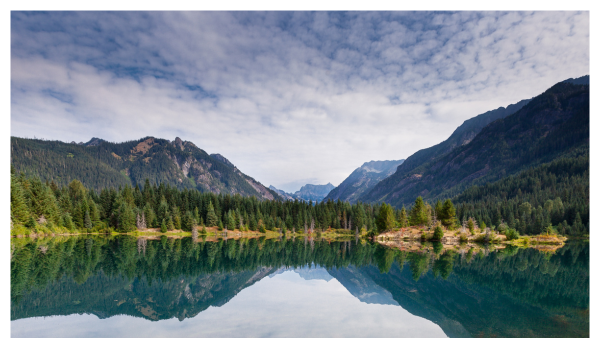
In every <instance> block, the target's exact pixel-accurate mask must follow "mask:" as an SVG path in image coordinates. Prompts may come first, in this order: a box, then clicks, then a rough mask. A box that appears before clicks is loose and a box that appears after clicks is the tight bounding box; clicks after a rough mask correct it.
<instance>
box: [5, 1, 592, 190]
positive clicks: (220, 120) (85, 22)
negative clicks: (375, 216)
mask: <svg viewBox="0 0 600 338" xmlns="http://www.w3.org/2000/svg"><path fill="white" fill-rule="evenodd" d="M589 54H590V53H589V12H458V13H450V12H443V13H428V12H418V13H414V12H350V13H342V12H329V13H328V12H314V13H313V12H269V13H261V12H149V13H143V12H106V13H105V12H50V13H40V12H36V13H26V12H12V13H11V135H13V136H20V137H30V138H33V137H37V138H44V139H51V140H62V141H68V142H70V141H77V142H79V141H84V142H85V141H88V140H89V139H90V138H92V137H100V138H103V139H105V140H109V141H113V142H121V141H127V140H134V139H139V138H142V137H144V136H155V137H159V138H166V139H170V140H172V139H174V138H175V137H176V136H179V137H181V138H182V139H184V140H189V141H192V142H194V144H196V145H197V146H199V147H200V148H202V149H204V150H205V151H207V152H208V153H220V154H222V155H224V156H225V157H227V158H228V159H229V160H230V161H231V162H233V163H234V164H235V165H236V166H237V167H238V168H239V169H240V170H242V171H243V172H245V173H246V174H249V175H250V176H252V177H254V178H256V179H257V180H259V181H260V182H261V183H263V184H265V185H267V186H268V185H270V184H272V185H274V186H276V187H278V188H282V189H284V190H287V191H295V190H297V189H298V188H299V187H300V186H301V185H303V184H305V183H313V184H325V183H327V182H331V183H332V184H334V185H338V184H339V183H340V182H341V181H342V180H343V179H344V178H346V177H347V176H348V175H349V174H350V173H351V172H352V171H353V170H354V169H355V168H357V167H359V166H360V165H362V164H363V163H364V162H367V161H371V160H397V159H403V158H406V157H408V156H410V155H411V154H413V153H414V152H415V151H417V150H419V149H422V148H426V147H430V146H432V145H435V144H437V143H439V142H441V141H443V140H445V139H446V138H447V137H448V136H450V134H451V133H452V132H453V131H454V129H455V128H456V127H458V126H459V125H460V124H461V123H462V122H463V121H464V120H465V119H468V118H470V117H473V116H475V115H478V114H481V113H484V112H486V111H488V110H491V109H496V108H498V107H500V106H506V105H508V104H511V103H515V102H517V101H519V100H521V99H525V98H531V97H533V96H535V95H538V94H540V93H541V92H543V91H544V90H545V89H547V88H549V87H550V86H552V85H553V84H555V83H556V82H559V81H562V80H564V79H567V78H571V77H573V78H574V77H579V76H582V75H586V74H589V62H590V59H589Z"/></svg>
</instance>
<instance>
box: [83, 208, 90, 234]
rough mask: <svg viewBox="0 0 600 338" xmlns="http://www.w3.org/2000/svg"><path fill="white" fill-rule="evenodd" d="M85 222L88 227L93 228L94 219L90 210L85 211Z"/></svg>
mask: <svg viewBox="0 0 600 338" xmlns="http://www.w3.org/2000/svg"><path fill="white" fill-rule="evenodd" d="M83 222H84V223H83V224H84V226H85V228H86V229H91V228H92V219H91V218H90V212H89V211H87V210H86V211H85V218H84V221H83Z"/></svg>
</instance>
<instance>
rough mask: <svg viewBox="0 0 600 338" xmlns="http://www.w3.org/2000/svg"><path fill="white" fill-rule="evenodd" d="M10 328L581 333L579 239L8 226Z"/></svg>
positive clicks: (584, 306) (584, 261)
mask: <svg viewBox="0 0 600 338" xmlns="http://www.w3.org/2000/svg"><path fill="white" fill-rule="evenodd" d="M11 335H12V337H130V336H140V337H187V336H209V335H210V336H216V337H220V336H223V337H265V336H269V337H306V336H315V337H320V336H322V337H366V336H383V337H399V336H400V337H585V336H589V245H588V243H586V242H581V241H573V242H568V244H567V245H566V246H564V247H562V248H560V249H558V250H556V251H550V250H536V249H534V248H516V247H510V246H509V247H506V248H500V249H496V248H493V247H462V248H461V247H459V248H444V247H442V246H441V245H429V246H427V245H425V246H422V247H421V248H420V249H419V250H413V251H402V250H399V249H394V248H388V247H385V246H382V245H379V244H376V243H370V242H367V241H364V240H360V239H352V240H348V241H337V242H335V241H334V242H327V241H325V240H311V239H306V238H304V237H299V238H282V239H280V240H273V239H271V240H265V239H264V238H259V239H238V240H232V239H230V240H222V239H216V238H213V239H202V238H200V239H197V240H193V239H192V238H183V239H173V238H166V237H162V238H161V239H157V240H150V239H141V238H140V239H136V238H134V237H128V236H117V237H111V238H106V237H99V236H90V237H83V236H79V237H54V238H41V239H37V240H36V239H33V240H32V239H23V238H14V239H12V240H11Z"/></svg>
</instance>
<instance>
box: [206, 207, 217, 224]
mask: <svg viewBox="0 0 600 338" xmlns="http://www.w3.org/2000/svg"><path fill="white" fill-rule="evenodd" d="M206 225H207V226H208V227H209V228H211V227H216V226H217V225H219V219H218V218H217V215H216V214H215V209H214V207H213V205H212V202H210V203H209V204H208V212H207V213H206Z"/></svg>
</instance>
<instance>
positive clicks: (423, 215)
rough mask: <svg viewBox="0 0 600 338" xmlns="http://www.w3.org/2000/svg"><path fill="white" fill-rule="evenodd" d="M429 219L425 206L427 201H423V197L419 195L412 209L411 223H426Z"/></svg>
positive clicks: (416, 224)
mask: <svg viewBox="0 0 600 338" xmlns="http://www.w3.org/2000/svg"><path fill="white" fill-rule="evenodd" d="M428 221H429V217H428V215H427V208H426V206H425V202H423V198H422V197H421V196H419V197H417V199H416V200H415V204H414V205H413V207H412V209H411V210H410V219H409V222H410V225H411V226H420V225H425V224H427V222H428Z"/></svg>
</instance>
